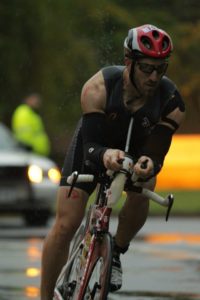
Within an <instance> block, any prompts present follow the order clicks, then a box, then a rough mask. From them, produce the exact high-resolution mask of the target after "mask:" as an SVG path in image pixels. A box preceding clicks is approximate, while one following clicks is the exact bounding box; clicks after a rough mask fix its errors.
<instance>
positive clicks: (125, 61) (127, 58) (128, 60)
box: [124, 56, 132, 67]
mask: <svg viewBox="0 0 200 300" xmlns="http://www.w3.org/2000/svg"><path fill="white" fill-rule="evenodd" d="M131 63H132V59H130V58H129V57H127V56H124V64H125V66H127V67H128V66H129V65H131Z"/></svg>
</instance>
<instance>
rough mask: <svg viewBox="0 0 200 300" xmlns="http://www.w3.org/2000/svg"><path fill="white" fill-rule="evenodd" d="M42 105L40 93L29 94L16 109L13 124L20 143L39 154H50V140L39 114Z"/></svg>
mask: <svg viewBox="0 0 200 300" xmlns="http://www.w3.org/2000/svg"><path fill="white" fill-rule="evenodd" d="M40 106H41V97H40V95H39V94H36V93H35V94H30V95H28V96H27V97H26V98H25V99H24V101H23V103H22V104H20V105H19V106H18V107H17V108H16V109H15V111H14V113H13V115H12V120H11V126H12V130H13V133H14V135H15V137H16V139H17V140H18V141H19V142H20V143H22V144H24V145H25V146H27V148H30V149H31V150H32V151H33V152H35V153H37V154H40V155H44V156H49V155H50V141H49V138H48V135H47V133H46V131H45V127H44V124H43V121H42V118H41V116H40V115H39V108H40Z"/></svg>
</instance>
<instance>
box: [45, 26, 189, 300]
mask: <svg viewBox="0 0 200 300" xmlns="http://www.w3.org/2000/svg"><path fill="white" fill-rule="evenodd" d="M172 48H173V46H172V41H171V38H170V36H169V35H168V34H167V33H166V32H165V31H163V30H161V29H159V28H157V27H155V26H153V25H143V26H140V27H137V28H132V29H130V30H129V32H128V36H127V37H126V39H125V42H124V54H125V66H109V67H105V68H103V69H102V70H100V71H99V72H98V73H96V74H95V75H94V76H93V77H91V78H90V79H89V80H88V81H87V82H86V83H85V85H84V86H83V89H82V93H81V107H82V110H83V117H82V118H81V120H80V121H79V123H78V126H77V129H76V131H75V134H74V137H73V140H72V143H71V146H70V148H69V150H68V153H67V155H66V158H65V162H64V167H63V171H62V178H61V183H60V188H59V191H58V207H57V215H56V221H55V224H54V226H53V228H52V230H51V231H50V233H49V235H48V237H47V239H46V242H45V244H44V249H43V260H42V262H43V264H42V285H41V294H42V300H48V299H52V294H53V289H54V285H55V281H56V279H57V277H58V275H59V272H60V270H61V267H62V266H63V265H64V263H65V261H66V259H67V257H66V253H67V251H68V248H69V244H70V241H71V239H72V237H73V235H74V233H75V231H76V230H77V228H78V226H79V225H80V223H81V221H82V218H83V216H84V211H85V206H86V203H87V200H88V197H89V195H90V194H91V193H92V192H93V190H94V188H95V183H77V184H76V186H75V188H74V190H73V192H72V195H71V197H70V198H68V196H67V195H68V190H69V187H68V186H67V183H66V177H67V176H68V175H70V174H71V173H72V171H74V170H77V171H79V172H80V173H88V172H89V169H90V164H87V163H86V162H88V161H89V162H92V163H94V165H95V166H96V168H98V171H99V170H103V169H104V168H107V169H111V170H118V169H120V166H121V165H120V161H121V160H122V159H123V158H124V151H123V150H122V149H124V146H125V138H126V134H127V129H128V124H129V120H130V117H131V116H134V125H133V132H132V137H131V144H130V153H131V154H133V155H134V157H135V158H136V161H135V165H134V170H135V173H136V174H137V175H138V176H139V177H140V178H141V185H143V186H145V187H147V188H149V189H152V190H153V189H154V187H155V182H156V174H157V173H158V172H159V171H160V170H161V168H162V165H163V161H164V158H165V155H166V153H167V152H168V149H169V147H170V144H171V140H172V135H173V134H174V132H175V131H176V130H177V128H178V127H179V125H180V123H181V121H182V119H183V117H184V111H185V109H184V103H183V101H182V99H181V96H180V94H179V92H178V90H177V88H176V86H175V84H174V83H173V82H172V81H171V80H170V79H168V78H167V77H166V76H164V75H165V73H166V70H167V67H168V61H169V56H170V54H171V52H172ZM144 161H147V166H146V168H145V169H143V168H142V165H141V164H142V162H144ZM90 173H91V170H90ZM148 207H149V201H148V199H147V198H146V197H145V196H143V195H141V194H137V193H134V192H132V191H127V199H126V201H125V203H124V206H123V208H122V210H121V212H120V213H119V222H118V228H117V231H116V234H115V237H114V242H115V247H114V253H113V264H112V275H111V284H110V289H111V291H115V290H117V289H119V288H120V287H121V285H122V269H121V263H120V254H121V253H125V252H126V251H127V250H128V246H129V243H130V241H131V240H132V239H133V238H134V236H135V235H136V234H137V232H138V231H139V230H140V229H141V227H142V226H143V225H144V223H145V221H146V218H147V215H148Z"/></svg>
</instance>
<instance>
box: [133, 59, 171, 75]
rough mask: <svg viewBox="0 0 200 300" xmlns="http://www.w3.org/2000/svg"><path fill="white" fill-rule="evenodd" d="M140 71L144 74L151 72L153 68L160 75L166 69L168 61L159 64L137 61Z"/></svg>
mask: <svg viewBox="0 0 200 300" xmlns="http://www.w3.org/2000/svg"><path fill="white" fill-rule="evenodd" d="M137 64H138V66H139V69H140V71H142V72H143V73H146V74H151V73H152V72H153V71H154V70H155V71H156V72H157V73H158V74H159V75H160V74H164V73H165V72H166V71H167V67H168V63H163V64H161V65H157V66H155V65H150V64H146V63H141V62H137Z"/></svg>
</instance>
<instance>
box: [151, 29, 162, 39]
mask: <svg viewBox="0 0 200 300" xmlns="http://www.w3.org/2000/svg"><path fill="white" fill-rule="evenodd" d="M152 35H153V37H154V39H155V40H157V39H159V37H160V34H159V32H158V31H157V30H153V31H152Z"/></svg>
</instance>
